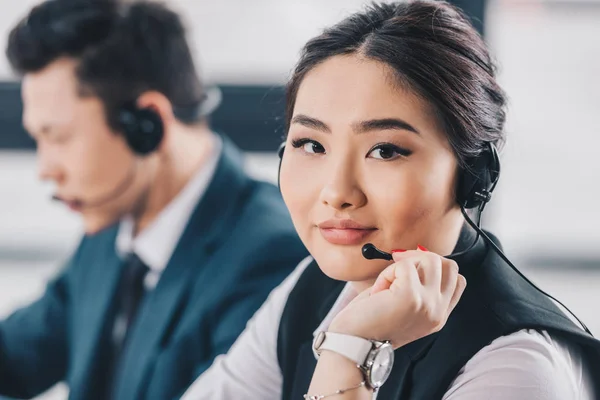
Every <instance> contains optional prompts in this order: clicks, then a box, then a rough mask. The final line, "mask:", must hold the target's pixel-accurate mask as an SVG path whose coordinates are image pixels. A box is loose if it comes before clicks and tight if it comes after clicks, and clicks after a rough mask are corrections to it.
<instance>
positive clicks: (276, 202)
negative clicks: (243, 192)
mask: <svg viewBox="0 0 600 400" xmlns="http://www.w3.org/2000/svg"><path fill="white" fill-rule="evenodd" d="M251 186H252V188H251V190H250V192H249V195H248V197H247V198H246V199H245V201H244V202H243V204H242V212H241V214H240V217H241V219H242V220H245V221H248V222H249V223H250V224H253V225H254V224H258V225H259V226H256V228H262V229H263V230H264V229H269V230H270V229H274V230H283V231H290V232H292V231H293V232H295V230H294V227H293V225H292V221H291V218H290V215H289V212H288V210H287V208H286V206H285V203H284V202H283V198H282V197H281V193H280V192H279V190H278V189H277V187H276V186H274V185H273V184H271V183H268V182H262V181H256V180H252V183H251Z"/></svg>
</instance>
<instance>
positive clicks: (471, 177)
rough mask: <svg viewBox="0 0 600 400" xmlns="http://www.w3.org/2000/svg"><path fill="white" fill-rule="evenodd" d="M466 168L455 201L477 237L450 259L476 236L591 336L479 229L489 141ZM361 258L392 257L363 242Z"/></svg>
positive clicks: (491, 168) (490, 178)
mask: <svg viewBox="0 0 600 400" xmlns="http://www.w3.org/2000/svg"><path fill="white" fill-rule="evenodd" d="M284 152H285V142H284V143H282V144H281V145H280V146H279V149H278V151H277V154H278V156H279V169H278V172H277V184H278V185H279V179H280V178H279V177H280V172H281V161H282V160H283V154H284ZM465 164H466V165H465V166H463V167H462V168H461V171H460V175H459V177H458V184H457V188H456V194H455V197H456V202H457V203H458V205H459V206H460V209H461V212H462V214H463V216H464V218H465V220H466V221H467V223H468V224H469V225H470V226H471V227H472V228H473V229H474V230H475V231H476V232H477V237H476V238H475V240H474V242H473V243H472V244H471V245H470V246H469V247H468V248H467V249H466V250H464V251H461V252H460V253H454V254H452V255H451V257H456V256H458V255H461V254H464V253H466V252H468V251H469V250H471V249H472V248H473V247H474V246H475V245H476V244H477V242H478V240H479V236H481V237H483V239H484V240H485V241H486V242H487V244H488V245H490V246H491V247H492V249H493V250H494V251H495V252H496V253H497V254H498V255H499V256H500V257H501V258H502V259H503V260H504V261H505V262H506V263H507V264H508V266H510V267H511V268H512V269H513V270H514V271H515V272H516V273H517V274H518V275H519V276H520V277H521V278H523V279H524V280H525V281H526V282H527V283H528V284H529V285H531V286H532V287H533V288H534V289H536V290H537V291H538V292H540V293H541V294H543V295H545V296H547V297H548V298H550V299H552V300H554V301H555V302H557V303H558V304H560V305H561V306H562V307H564V308H565V309H566V310H567V311H568V312H569V313H570V314H571V315H572V316H573V317H574V318H575V319H576V320H577V321H578V322H579V323H580V324H581V326H582V327H583V329H584V330H585V332H587V333H588V334H589V335H590V336H592V337H593V335H592V332H590V330H589V329H588V327H587V326H586V325H585V324H584V323H583V322H582V321H581V320H580V319H579V318H578V317H577V316H576V315H575V314H574V313H573V312H572V311H571V310H570V309H569V308H568V307H567V306H565V305H564V304H563V303H561V302H560V301H559V300H557V299H556V298H554V297H553V296H552V295H550V294H548V293H546V292H545V291H543V290H542V289H540V288H539V287H537V286H536V285H535V284H534V283H533V282H531V281H530V280H529V279H528V278H527V277H526V276H525V275H523V273H521V271H519V270H518V269H517V267H516V266H515V265H514V264H513V263H512V262H511V261H510V260H509V259H508V257H507V256H506V255H505V254H504V252H503V251H502V250H501V249H500V248H499V247H498V246H497V245H496V243H494V241H493V240H492V239H491V238H490V237H489V236H488V235H487V234H486V233H485V232H484V231H483V230H482V229H481V227H480V225H481V214H482V212H483V209H484V208H485V206H486V204H487V203H488V202H489V201H490V200H491V199H492V192H493V191H494V189H495V188H496V185H497V184H498V180H499V179H500V157H499V156H498V150H497V149H496V146H495V145H494V143H492V142H486V145H485V147H484V148H483V150H482V151H481V152H480V153H479V154H478V155H477V156H475V157H470V158H469V159H468V160H467V161H466V163H465ZM469 209H477V211H478V218H477V219H478V221H477V223H475V222H474V221H473V220H472V219H471V217H470V216H469V214H468V213H467V210H469ZM362 255H363V257H365V258H366V259H368V260H372V259H383V260H388V261H391V260H392V255H391V254H390V253H387V252H385V251H382V250H380V249H378V248H377V247H375V246H374V245H373V244H371V243H367V244H365V245H364V246H363V248H362Z"/></svg>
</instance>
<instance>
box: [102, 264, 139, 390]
mask: <svg viewBox="0 0 600 400" xmlns="http://www.w3.org/2000/svg"><path fill="white" fill-rule="evenodd" d="M147 273H148V267H147V266H146V265H145V264H144V262H143V261H142V260H141V259H140V258H139V257H138V256H137V255H136V254H135V253H131V254H130V255H129V256H128V257H127V258H126V259H125V262H124V265H123V271H122V274H121V280H120V282H119V286H118V288H117V291H116V293H115V305H116V308H115V317H114V323H113V325H112V329H109V335H111V334H112V336H111V338H110V339H109V348H110V351H109V353H108V360H107V363H106V364H105V365H106V369H105V371H103V373H102V374H101V375H104V377H105V379H104V384H103V386H104V390H105V393H106V394H107V396H106V398H114V393H115V390H116V387H115V385H116V383H117V382H118V374H119V373H120V372H121V371H120V362H121V359H122V356H123V354H124V353H125V349H126V347H127V342H128V338H129V333H130V331H131V327H132V325H133V323H134V322H135V319H136V315H137V311H138V308H139V306H140V303H141V301H142V299H143V297H144V293H145V290H144V278H145V277H146V274H147Z"/></svg>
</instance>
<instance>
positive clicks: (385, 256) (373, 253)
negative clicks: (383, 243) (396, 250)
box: [362, 243, 392, 261]
mask: <svg viewBox="0 0 600 400" xmlns="http://www.w3.org/2000/svg"><path fill="white" fill-rule="evenodd" d="M362 255H363V257H364V258H366V259H367V260H387V261H392V255H391V254H390V253H386V252H385V251H382V250H379V249H378V248H377V247H375V245H373V244H372V243H367V244H365V245H364V246H363V247H362Z"/></svg>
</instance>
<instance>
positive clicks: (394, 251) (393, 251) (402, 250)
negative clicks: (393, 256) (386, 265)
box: [392, 249, 406, 253]
mask: <svg viewBox="0 0 600 400" xmlns="http://www.w3.org/2000/svg"><path fill="white" fill-rule="evenodd" d="M405 251H406V250H404V249H396V250H392V253H404V252H405Z"/></svg>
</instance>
